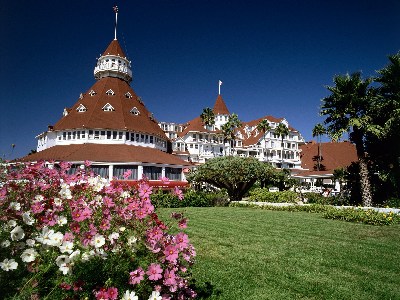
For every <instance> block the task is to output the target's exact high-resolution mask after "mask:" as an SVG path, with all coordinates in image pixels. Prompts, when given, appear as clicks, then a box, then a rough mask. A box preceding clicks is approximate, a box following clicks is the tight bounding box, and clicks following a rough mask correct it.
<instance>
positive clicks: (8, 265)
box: [0, 258, 18, 272]
mask: <svg viewBox="0 0 400 300" xmlns="http://www.w3.org/2000/svg"><path fill="white" fill-rule="evenodd" d="M17 267H18V263H17V262H16V261H15V260H14V259H10V260H9V259H7V258H6V259H4V260H3V261H2V262H0V268H1V269H2V270H4V271H6V272H8V271H10V270H15V269H16V268H17Z"/></svg>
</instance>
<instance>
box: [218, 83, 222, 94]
mask: <svg viewBox="0 0 400 300" xmlns="http://www.w3.org/2000/svg"><path fill="white" fill-rule="evenodd" d="M221 85H222V81H221V80H219V81H218V95H221Z"/></svg>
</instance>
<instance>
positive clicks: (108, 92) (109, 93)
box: [106, 89, 115, 96]
mask: <svg viewBox="0 0 400 300" xmlns="http://www.w3.org/2000/svg"><path fill="white" fill-rule="evenodd" d="M106 94H107V95H108V96H114V95H115V93H114V91H113V90H112V89H109V90H108V91H107V92H106Z"/></svg>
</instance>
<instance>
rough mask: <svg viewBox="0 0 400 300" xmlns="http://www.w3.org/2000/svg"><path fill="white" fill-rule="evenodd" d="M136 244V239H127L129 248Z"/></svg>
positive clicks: (132, 237)
mask: <svg viewBox="0 0 400 300" xmlns="http://www.w3.org/2000/svg"><path fill="white" fill-rule="evenodd" d="M136 242H137V238H136V237H134V236H133V235H132V236H130V237H128V240H127V243H128V245H129V246H132V245H133V244H135V243H136Z"/></svg>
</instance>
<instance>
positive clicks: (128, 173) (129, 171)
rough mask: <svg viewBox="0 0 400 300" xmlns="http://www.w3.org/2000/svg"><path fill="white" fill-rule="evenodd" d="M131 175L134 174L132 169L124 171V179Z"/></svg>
mask: <svg viewBox="0 0 400 300" xmlns="http://www.w3.org/2000/svg"><path fill="white" fill-rule="evenodd" d="M131 175H132V171H131V170H128V171H126V172H125V173H124V175H122V176H123V177H124V179H125V180H126V179H128V178H129V177H130V176H131Z"/></svg>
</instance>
